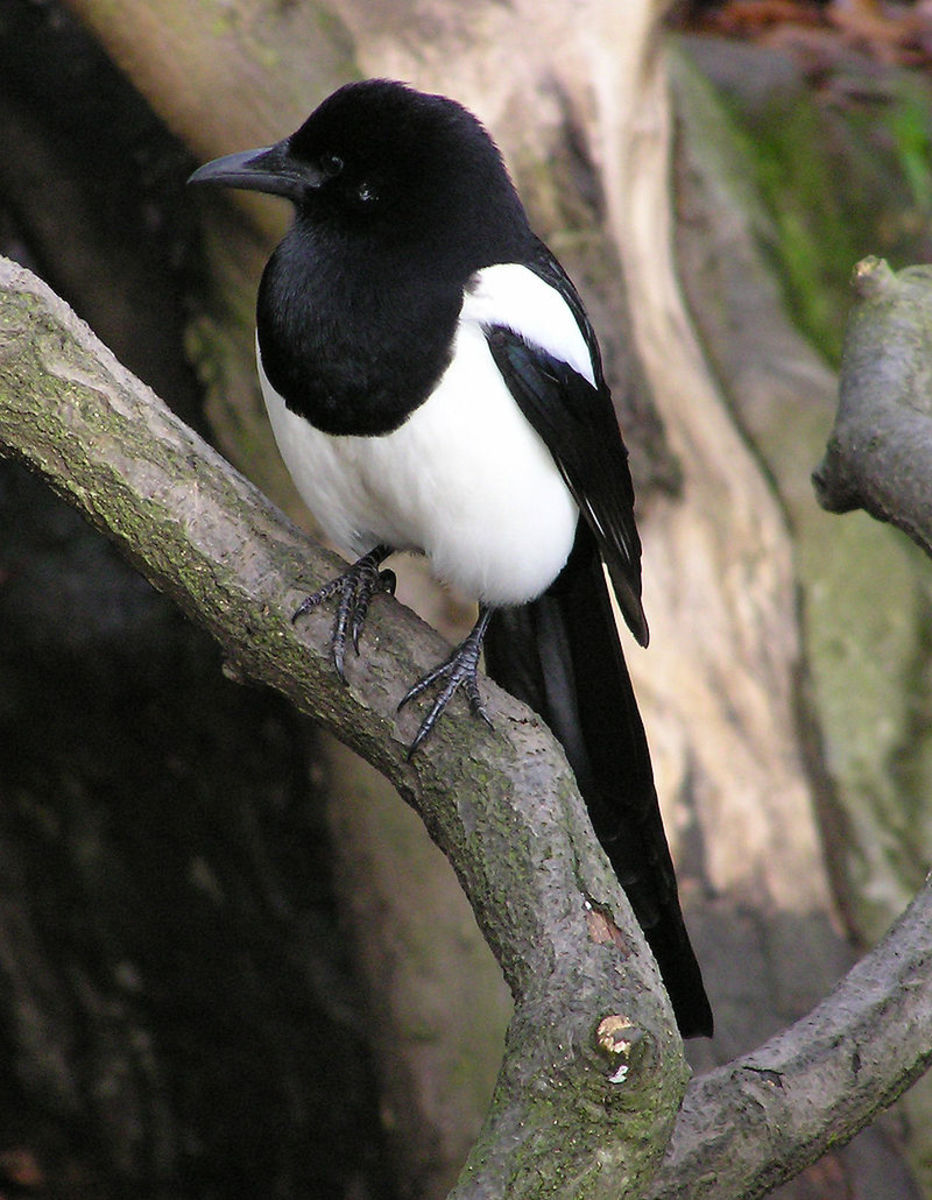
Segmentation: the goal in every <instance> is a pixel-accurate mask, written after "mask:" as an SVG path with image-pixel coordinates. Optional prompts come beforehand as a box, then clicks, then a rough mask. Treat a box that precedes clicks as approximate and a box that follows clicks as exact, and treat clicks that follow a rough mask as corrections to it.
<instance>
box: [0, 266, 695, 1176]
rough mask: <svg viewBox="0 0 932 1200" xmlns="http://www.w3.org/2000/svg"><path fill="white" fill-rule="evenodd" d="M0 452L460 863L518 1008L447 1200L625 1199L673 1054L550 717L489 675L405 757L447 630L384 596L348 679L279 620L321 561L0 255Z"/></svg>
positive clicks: (329, 560)
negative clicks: (413, 706) (335, 741)
mask: <svg viewBox="0 0 932 1200" xmlns="http://www.w3.org/2000/svg"><path fill="white" fill-rule="evenodd" d="M0 445H2V446H5V447H6V448H7V449H6V452H7V453H12V454H14V455H15V456H16V457H18V458H20V459H22V460H23V461H24V462H25V463H26V464H27V465H28V466H30V467H31V468H32V469H33V470H34V471H36V472H38V473H39V474H41V475H42V476H44V477H45V478H46V480H47V481H48V482H49V483H50V484H51V486H52V487H53V488H54V489H55V490H56V491H57V492H59V493H60V494H61V495H62V496H64V497H65V498H66V499H68V500H69V501H70V502H71V503H72V504H74V505H75V506H76V507H77V508H78V509H79V510H80V511H81V512H83V513H84V514H85V515H86V516H87V517H88V518H89V519H90V520H91V521H92V522H93V523H94V524H95V525H96V526H97V527H99V528H100V529H102V530H104V531H105V532H106V533H107V534H108V535H109V536H110V537H111V538H112V539H113V540H114V541H115V542H116V543H117V545H119V546H120V548H121V549H122V551H123V552H124V553H125V554H126V555H127V557H128V558H129V559H130V560H131V561H132V562H133V563H134V565H136V566H137V567H138V568H139V570H140V571H142V572H143V573H144V574H145V575H146V576H147V577H148V578H149V579H150V580H151V581H152V582H153V583H154V584H155V586H157V587H158V588H160V589H161V590H163V591H165V592H166V593H168V594H169V595H171V596H172V597H173V598H174V599H175V600H176V601H177V602H178V604H179V605H180V606H181V607H182V608H183V609H184V611H185V612H187V613H188V614H189V616H191V617H192V618H193V619H195V620H196V621H198V622H199V623H200V624H202V625H204V626H205V627H206V628H207V629H208V630H209V631H210V632H211V633H212V634H213V635H214V636H215V637H216V638H217V640H218V641H219V642H220V644H221V645H222V647H223V648H224V652H225V654H226V655H227V658H228V661H229V663H230V664H231V667H232V668H233V669H235V670H236V671H237V672H239V673H240V674H241V675H242V676H243V677H244V678H248V679H250V680H254V681H258V682H262V683H266V684H270V685H272V686H273V687H275V688H277V689H278V690H280V691H281V692H283V693H284V694H285V695H287V696H288V697H289V698H290V699H291V700H293V702H294V703H295V704H296V706H297V707H298V708H299V709H301V710H302V711H303V712H305V713H308V714H309V715H310V716H312V717H314V718H315V720H317V721H319V722H320V723H321V724H323V725H325V726H326V727H328V728H329V729H331V730H332V731H333V732H334V733H335V734H337V735H338V736H339V737H340V738H341V740H343V741H345V742H346V743H347V744H348V745H350V746H352V747H353V748H354V749H355V750H357V751H358V752H359V753H360V754H361V755H362V756H363V757H364V758H366V759H367V760H368V761H369V762H371V763H372V764H373V765H374V766H376V767H377V768H378V769H379V770H380V771H382V772H383V773H384V774H385V775H386V776H387V777H388V778H389V779H390V780H391V782H392V783H393V784H394V785H395V786H396V787H397V788H398V790H399V791H400V793H401V794H402V796H403V797H404V798H405V799H406V800H408V801H409V802H410V803H411V804H412V805H413V806H414V808H415V809H416V810H417V811H418V812H419V814H420V815H421V817H422V818H423V820H424V821H425V823H426V825H427V827H428V829H429V831H430V833H431V836H432V837H433V838H434V840H435V841H436V842H437V843H438V845H439V846H440V847H441V849H442V850H444V852H445V853H446V854H447V856H448V857H449V858H450V860H451V862H452V863H453V865H454V868H455V870H456V871H457V874H458V875H459V878H460V880H461V882H462V884H463V887H464V889H465V891H466V893H467V895H468V897H469V899H470V902H471V904H472V906H473V908H474V910H475V913H476V917H477V920H478V922H479V925H480V927H481V928H482V930H483V933H484V935H485V937H486V938H487V940H488V941H489V944H490V945H491V946H492V948H493V950H494V952H495V954H496V956H497V957H498V960H499V962H500V964H501V966H502V969H503V971H504V973H505V976H506V978H507V980H508V982H509V984H510V986H511V988H512V991H513V992H514V994H515V1000H516V1007H515V1013H514V1017H513V1020H512V1023H511V1026H510V1028H509V1033H508V1039H507V1052H506V1059H505V1063H504V1065H503V1068H502V1072H501V1075H500V1078H499V1084H498V1087H497V1090H496V1094H495V1097H494V1100H493V1106H492V1109H491V1111H490V1114H489V1117H488V1119H487V1121H486V1124H485V1127H484V1130H483V1133H482V1135H481V1137H480V1140H479V1142H478V1143H477V1145H476V1147H475V1149H474V1151H473V1153H472V1155H471V1156H470V1159H469V1162H468V1164H467V1168H466V1170H465V1172H464V1175H463V1177H462V1179H461V1182H460V1185H459V1186H458V1187H457V1189H456V1191H455V1195H456V1196H457V1197H458V1198H459V1200H466V1198H473V1197H490V1198H491V1197H500V1196H504V1195H506V1194H507V1195H508V1196H509V1197H512V1196H513V1197H522V1196H530V1195H533V1196H535V1197H536V1196H545V1195H546V1196H573V1197H583V1196H585V1197H600V1196H608V1195H612V1196H614V1197H617V1196H619V1195H627V1194H636V1192H637V1191H638V1190H640V1189H641V1187H642V1185H643V1184H644V1183H645V1182H646V1181H647V1180H648V1179H649V1178H650V1177H651V1175H652V1174H653V1172H654V1170H655V1168H656V1165H657V1160H658V1157H659V1155H660V1154H662V1151H663V1148H664V1147H665V1145H666V1142H667V1138H668V1135H669V1130H670V1128H671V1127H672V1122H673V1119H674V1116H675V1113H676V1110H677V1107H678V1104H679V1101H680V1098H681V1096H682V1092H683V1089H684V1087H685V1081H686V1074H687V1073H686V1068H685V1065H684V1062H683V1058H682V1045H681V1043H680V1042H679V1038H678V1037H677V1035H676V1033H675V1026H674V1023H673V1018H672V1014H671V1012H670V1009H669V1004H668V1002H667V999H666V995H665V993H664V992H663V989H662V987H661V986H660V983H659V977H658V976H657V973H656V967H655V965H654V962H653V959H652V958H651V956H650V953H649V951H648V950H647V948H646V945H645V943H644V941H643V938H642V937H641V934H640V931H639V929H638V928H637V925H636V924H635V922H634V920H633V917H632V915H631V913H630V909H629V908H628V906H627V902H626V901H625V899H624V897H623V894H622V893H621V891H620V889H619V888H618V886H617V884H616V882H615V880H614V878H613V877H612V875H611V872H610V869H609V867H608V864H607V862H606V860H605V859H604V858H603V856H602V854H601V852H600V851H599V850H598V848H597V846H596V845H595V843H594V839H593V836H592V834H591V830H590V827H589V824H588V821H587V818H586V816H585V811H584V809H583V806H582V802H581V801H580V799H579V796H578V792H577V791H576V788H575V784H574V782H573V779H572V776H571V773H570V771H569V768H568V767H567V765H566V762H565V759H564V757H563V755H562V752H561V751H560V750H559V748H558V747H557V746H556V743H555V742H554V741H553V739H552V738H551V737H550V735H549V733H548V732H547V731H546V730H545V729H544V728H543V726H542V725H541V724H540V722H539V721H537V720H536V719H535V718H533V717H532V715H531V714H530V713H529V712H528V711H527V710H526V709H524V708H522V706H520V705H519V704H517V702H515V701H513V700H511V699H510V698H509V697H507V696H506V695H505V694H504V693H503V692H501V691H499V690H498V689H496V688H494V687H493V686H492V685H491V683H489V682H487V681H486V682H484V688H485V691H486V695H487V697H488V710H489V713H490V715H491V717H492V719H493V721H494V722H495V731H494V732H488V731H486V730H485V729H484V728H483V726H482V725H481V723H478V722H472V721H471V720H470V719H468V718H462V719H461V720H446V721H444V722H442V723H441V726H440V728H439V729H438V730H437V731H436V737H434V738H432V739H431V742H430V743H429V744H428V745H427V746H425V747H424V748H423V750H422V751H419V752H418V755H417V756H416V757H415V759H414V761H413V762H411V763H409V762H408V761H407V758H406V753H405V751H406V745H407V743H408V741H409V740H410V738H411V736H412V734H413V731H414V729H415V728H416V724H417V721H418V717H417V714H416V713H411V714H408V713H405V714H404V716H403V717H402V718H399V717H398V716H397V714H396V712H395V705H396V703H397V700H398V697H399V696H400V695H401V694H402V693H403V690H404V682H403V681H405V680H410V679H411V678H413V677H416V676H417V675H419V674H421V673H423V672H424V671H425V670H426V669H427V667H428V666H429V665H431V664H432V663H435V662H436V661H437V659H438V658H439V657H441V656H442V654H443V648H442V646H441V645H440V643H439V639H438V638H437V636H436V635H435V634H433V633H432V632H431V631H429V630H428V629H427V628H426V627H425V626H424V625H423V624H422V623H420V622H419V621H418V620H417V619H416V618H415V617H414V616H413V614H411V613H409V612H408V611H407V610H404V609H402V608H401V607H400V606H399V605H397V604H395V603H394V602H389V601H386V602H384V603H383V602H382V601H379V602H377V603H376V604H375V605H374V611H373V613H372V614H371V616H370V620H369V623H368V625H367V629H366V635H365V640H366V644H365V653H364V657H363V658H361V659H360V660H358V661H352V662H350V663H349V664H348V676H349V686H348V687H343V686H342V685H341V684H340V683H339V682H338V681H337V679H336V677H335V674H334V672H333V670H332V667H331V665H330V662H329V656H328V652H327V648H326V647H327V645H328V642H329V624H330V617H329V616H328V614H326V613H315V614H312V615H311V616H310V617H309V618H308V619H307V621H306V622H304V621H302V622H300V623H299V624H298V625H297V626H293V625H292V623H291V621H290V620H289V616H290V614H291V612H293V610H294V609H295V607H296V605H297V602H298V599H299V596H300V592H299V590H298V589H299V588H301V587H306V588H308V589H310V588H313V587H315V586H317V585H318V584H319V583H320V582H321V581H322V580H323V579H326V578H329V577H332V575H333V574H335V571H336V563H335V561H334V558H333V556H332V555H329V554H326V553H325V552H323V551H322V550H320V549H318V548H315V547H313V546H312V545H311V544H310V543H309V542H308V540H307V539H306V538H305V537H304V536H303V535H302V534H301V533H299V531H298V530H296V529H295V528H294V527H293V526H292V525H290V524H289V523H288V522H287V521H286V520H285V518H284V517H283V516H282V515H281V514H280V513H279V512H278V511H277V510H276V509H274V508H273V506H272V505H271V504H270V503H269V502H268V501H267V500H266V499H265V498H264V497H263V496H262V495H261V494H260V493H259V492H258V491H257V490H256V489H255V488H254V487H253V486H252V485H251V484H250V483H248V481H246V480H245V479H243V478H242V477H241V476H240V475H238V474H237V473H236V472H235V471H234V470H233V469H232V468H231V467H230V466H229V464H228V463H226V462H225V461H224V460H223V459H222V458H221V457H220V456H219V455H218V454H216V453H215V452H214V451H212V450H211V449H210V448H209V447H208V446H207V445H205V444H204V443H203V442H202V441H201V440H200V439H199V438H198V437H197V436H196V435H195V434H193V433H192V432H191V431H190V430H189V429H188V428H187V427H186V426H184V425H183V424H182V423H181V422H180V421H179V420H177V418H175V417H174V416H173V415H172V414H171V413H170V412H169V411H168V410H167V409H166V408H165V406H164V405H163V404H162V403H161V401H159V400H158V398H157V397H156V396H155V395H154V394H153V393H152V392H151V391H150V390H149V389H148V388H146V387H145V386H144V385H142V384H141V383H140V382H139V381H138V380H136V379H135V378H134V377H133V376H132V375H130V373H129V372H128V371H126V370H125V369H124V368H123V367H122V366H121V365H120V364H119V363H118V362H117V361H116V360H115V359H114V358H113V356H112V355H111V354H110V353H109V352H108V351H107V350H106V349H105V348H104V347H103V346H102V345H101V344H100V343H99V342H98V341H97V339H96V338H95V337H94V335H93V334H92V333H91V332H90V330H89V329H87V327H86V326H84V325H83V324H82V323H81V322H79V321H78V320H77V319H76V318H75V316H74V314H73V313H71V311H70V310H69V309H68V308H67V306H66V305H65V304H64V303H63V302H62V301H61V300H59V299H58V298H57V297H55V296H54V295H53V294H52V293H51V292H50V291H49V289H48V288H47V287H46V286H45V285H44V284H42V283H41V282H40V281H39V280H37V279H36V278H35V277H34V276H32V275H30V274H29V272H27V271H25V270H23V269H22V268H19V267H16V266H14V265H13V264H11V263H6V262H4V261H3V260H0ZM622 1067H624V1068H626V1070H620V1068H622ZM622 1115H623V1117H624V1119H623V1120H620V1119H619V1117H620V1116H622Z"/></svg>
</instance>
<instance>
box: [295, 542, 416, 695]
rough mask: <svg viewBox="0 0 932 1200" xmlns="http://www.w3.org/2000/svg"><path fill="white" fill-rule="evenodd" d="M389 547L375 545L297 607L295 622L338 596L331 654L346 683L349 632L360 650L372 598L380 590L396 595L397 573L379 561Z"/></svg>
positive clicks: (356, 647)
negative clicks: (344, 666)
mask: <svg viewBox="0 0 932 1200" xmlns="http://www.w3.org/2000/svg"><path fill="white" fill-rule="evenodd" d="M388 554H389V550H388V548H387V547H385V546H376V547H375V549H374V550H370V551H369V553H368V554H364V555H363V556H362V558H360V559H358V560H357V561H356V562H355V563H353V565H352V566H351V567H348V568H347V569H346V570H345V571H344V572H343V573H342V574H340V575H338V576H337V577H336V579H331V580H330V581H329V583H325V584H324V586H323V587H321V588H318V589H317V591H316V592H314V593H312V594H311V595H310V596H306V597H305V598H304V599H303V600H302V601H301V603H300V604H299V605H298V607H297V609H296V610H295V613H294V615H293V616H292V618H291V620H292V623H293V622H295V621H297V619H298V618H299V617H303V616H304V615H305V613H308V612H310V611H311V610H312V609H315V608H317V607H318V605H320V604H322V603H323V602H324V601H325V600H329V599H330V598H331V596H336V595H339V597H340V599H339V603H338V604H337V611H336V616H335V617H334V619H333V630H332V632H331V635H330V657H331V660H332V662H333V666H334V669H335V670H336V673H337V674H338V675H339V677H340V678H341V679H342V680H343V682H344V683H345V682H346V675H345V674H344V670H343V665H344V662H345V659H346V639H347V635H349V637H350V639H351V640H352V643H353V649H354V650H355V651H356V653H357V654H358V653H359V636H360V634H361V633H362V629H363V626H364V625H365V622H366V616H367V614H368V612H369V601H370V600H371V599H372V597H373V596H375V595H377V594H378V593H380V592H386V593H387V594H388V595H391V596H393V595H394V594H395V572H394V571H380V570H379V564H380V563H381V562H382V559H383V558H386V557H387V556H388Z"/></svg>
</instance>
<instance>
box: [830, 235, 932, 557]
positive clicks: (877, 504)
mask: <svg viewBox="0 0 932 1200" xmlns="http://www.w3.org/2000/svg"><path fill="white" fill-rule="evenodd" d="M852 286H853V288H854V291H855V294H856V296H857V302H856V304H855V307H854V309H853V311H852V313H851V316H850V318H849V321H848V328H847V331H846V333H845V344H844V352H843V355H842V367H841V384H840V394H839V404H838V412H837V415H836V417H835V427H834V429H833V430H832V434H831V437H830V438H829V442H828V447H827V449H826V452H825V457H824V458H823V459H822V462H821V463H820V464H819V466H818V468H817V469H816V471H815V472H814V474H813V483H814V484H815V489H816V495H817V497H818V499H819V503H820V504H821V505H822V507H823V508H826V509H828V511H829V512H838V513H843V512H850V511H851V509H854V508H863V509H864V510H865V512H868V513H870V514H871V516H872V517H876V518H877V520H878V521H889V522H890V523H891V524H893V525H896V526H898V527H899V528H900V529H902V530H904V531H905V532H906V533H908V534H909V536H910V537H911V538H912V539H913V541H915V542H917V543H918V544H919V545H920V546H921V547H922V549H923V550H925V552H926V553H927V554H932V490H930V488H929V464H930V463H932V267H929V266H918V267H906V268H905V269H904V270H902V271H900V272H899V273H898V274H894V273H893V271H891V270H890V268H889V267H888V266H887V264H886V263H885V262H884V261H883V259H878V258H865V259H863V260H862V261H861V262H859V263H858V265H857V266H856V267H855V269H854V276H853V279H852Z"/></svg>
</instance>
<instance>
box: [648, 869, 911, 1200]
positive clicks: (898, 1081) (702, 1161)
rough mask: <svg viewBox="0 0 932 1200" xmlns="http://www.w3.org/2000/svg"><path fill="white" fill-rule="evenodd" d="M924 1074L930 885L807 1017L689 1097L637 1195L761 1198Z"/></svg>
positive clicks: (669, 1199) (697, 1085) (694, 1199)
mask: <svg viewBox="0 0 932 1200" xmlns="http://www.w3.org/2000/svg"><path fill="white" fill-rule="evenodd" d="M930 1063H932V878H930V879H928V880H926V884H925V886H924V887H923V889H922V891H921V892H920V893H919V895H918V896H917V897H916V899H915V900H914V901H913V903H912V904H911V905H910V906H909V908H908V909H907V910H906V912H905V913H904V914H903V916H902V917H901V918H900V919H899V920H898V921H897V922H896V924H895V925H894V926H893V927H892V928H891V929H890V931H889V933H888V934H887V935H886V937H885V938H884V939H883V941H882V942H880V944H879V945H878V946H877V947H876V948H875V949H874V950H872V951H871V953H870V954H868V955H866V956H865V957H864V958H863V959H862V960H861V961H860V962H859V963H858V964H857V965H856V966H855V967H854V968H853V969H852V970H851V971H850V972H849V973H848V975H846V976H845V978H844V979H843V980H842V981H841V982H840V983H839V984H838V986H837V987H836V988H835V989H834V990H833V991H832V993H831V994H830V995H829V996H828V997H827V998H826V999H825V1000H824V1001H823V1002H822V1003H821V1004H819V1005H818V1006H817V1007H816V1008H814V1009H813V1010H812V1012H811V1013H809V1015H808V1016H806V1017H804V1018H803V1019H802V1020H800V1021H797V1022H796V1023H795V1024H794V1025H791V1026H790V1027H789V1028H788V1029H785V1030H784V1031H783V1032H782V1033H780V1034H779V1035H778V1036H777V1037H775V1038H772V1039H771V1040H770V1041H769V1042H766V1043H765V1044H764V1045H763V1046H761V1047H760V1048H759V1049H757V1050H755V1051H754V1052H753V1053H752V1054H747V1055H744V1056H743V1057H742V1058H738V1059H735V1061H734V1062H731V1063H729V1064H728V1065H727V1066H724V1067H721V1068H719V1069H718V1070H716V1071H712V1072H711V1073H710V1074H708V1075H704V1076H702V1077H701V1078H700V1079H698V1080H696V1081H695V1082H694V1083H693V1084H692V1085H691V1086H690V1088H689V1090H688V1092H687V1094H686V1100H685V1101H684V1104H683V1109H682V1112H681V1113H680V1117H679V1120H678V1121H677V1124H676V1128H675V1130H674V1133H673V1138H672V1141H671V1143H670V1148H669V1151H668V1155H667V1159H666V1161H665V1162H664V1164H663V1167H662V1168H661V1171H660V1173H659V1175H658V1176H657V1178H656V1179H655V1181H654V1183H653V1186H652V1187H651V1189H650V1191H649V1193H648V1194H649V1196H650V1197H651V1198H652V1200H674V1197H681V1196H684V1195H688V1196H689V1197H690V1200H709V1198H711V1197H716V1198H721V1200H734V1197H736V1196H740V1197H741V1200H753V1197H755V1196H762V1195H764V1194H765V1193H766V1192H768V1191H770V1190H771V1189H772V1188H774V1187H776V1186H777V1185H778V1184H779V1183H783V1182H785V1181H786V1180H788V1179H792V1178H793V1177H794V1176H795V1175H797V1174H798V1173H799V1172H800V1171H801V1170H803V1168H804V1167H806V1166H808V1165H809V1164H810V1163H813V1162H815V1161H816V1160H817V1159H818V1158H820V1157H821V1156H822V1155H823V1154H824V1153H825V1151H826V1150H828V1149H830V1148H831V1147H832V1146H833V1145H838V1144H842V1143H844V1142H846V1141H848V1140H849V1139H850V1138H852V1137H853V1136H854V1135H855V1134H856V1133H857V1132H858V1131H859V1130H860V1129H863V1128H864V1126H865V1125H868V1124H869V1123H870V1121H871V1120H872V1119H873V1118H874V1117H875V1116H876V1115H877V1113H878V1112H879V1111H881V1110H882V1109H883V1108H886V1107H887V1105H889V1104H892V1103H893V1101H894V1100H895V1099H896V1098H897V1096H899V1095H901V1094H902V1093H903V1092H904V1091H905V1090H906V1089H907V1088H908V1087H909V1085H910V1084H911V1083H914V1082H915V1081H916V1079H918V1078H919V1076H920V1075H921V1074H922V1073H923V1071H924V1070H925V1069H926V1067H928V1066H929V1064H930ZM735 1130H740V1131H741V1136H740V1137H735V1136H734V1134H735Z"/></svg>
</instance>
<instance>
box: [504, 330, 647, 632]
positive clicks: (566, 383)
mask: <svg viewBox="0 0 932 1200" xmlns="http://www.w3.org/2000/svg"><path fill="white" fill-rule="evenodd" d="M486 336H487V338H488V342H489V349H490V350H491V353H492V357H493V359H494V360H495V364H496V366H497V367H498V369H499V371H500V372H501V374H502V376H503V378H504V380H505V382H506V384H507V385H508V390H509V391H510V392H511V394H512V396H514V399H515V402H516V403H517V405H518V407H519V408H520V409H521V411H522V413H523V414H524V416H525V417H526V418H527V420H528V421H529V422H530V424H531V425H533V427H534V429H535V430H536V431H537V432H538V433H539V434H540V436H541V438H542V439H543V441H544V443H545V445H546V446H547V449H548V450H549V451H550V453H551V454H552V455H553V457H554V460H555V461H556V464H557V466H558V467H559V469H560V473H561V474H562V475H563V478H564V480H565V481H566V486H567V487H568V488H569V490H570V492H571V493H572V495H573V499H574V500H575V501H576V503H577V504H578V506H579V510H580V512H581V513H582V515H583V516H584V518H585V520H586V523H587V524H588V525H589V527H590V528H591V530H592V532H593V533H594V535H595V538H596V542H597V543H598V546H599V551H600V553H601V555H602V558H603V559H604V561H605V564H606V566H607V567H608V572H609V576H610V577H611V580H612V586H613V588H614V590H615V595H616V596H617V598H618V603H619V606H620V607H621V611H622V613H623V614H624V617H625V620H626V621H627V623H628V626H629V628H630V629H631V632H632V633H633V634H634V636H635V637H636V638H637V640H638V641H639V642H640V643H641V645H642V646H646V645H647V639H648V631H647V621H646V619H645V616H644V609H643V607H642V605H641V541H640V538H639V537H638V532H637V527H636V525H635V523H634V487H633V484H632V482H631V472H630V470H629V469H628V455H627V451H626V449H625V445H624V442H623V441H622V440H621V435H620V433H619V431H618V422H617V420H616V418H615V410H614V408H613V407H612V402H611V397H610V395H609V393H608V389H607V387H606V386H605V384H604V382H603V381H602V380H601V378H599V376H600V374H601V372H599V376H597V378H598V381H599V384H600V386H599V387H593V386H592V384H591V383H590V382H589V381H588V380H587V379H584V378H583V376H582V375H580V374H579V372H578V371H576V370H574V369H573V368H572V367H571V366H569V364H568V363H565V362H562V361H561V360H560V359H558V358H555V357H554V356H553V355H552V354H550V353H549V352H548V351H546V350H544V349H543V348H542V347H540V346H535V345H531V344H530V343H529V342H527V341H525V339H524V338H523V337H521V336H520V334H517V333H515V332H514V331H513V330H511V329H507V328H505V327H504V326H501V325H496V326H493V327H492V328H491V329H489V330H487V331H486Z"/></svg>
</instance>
